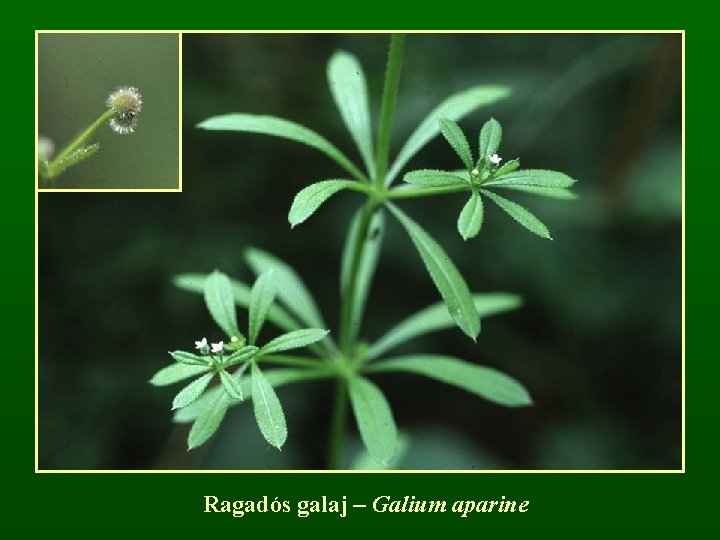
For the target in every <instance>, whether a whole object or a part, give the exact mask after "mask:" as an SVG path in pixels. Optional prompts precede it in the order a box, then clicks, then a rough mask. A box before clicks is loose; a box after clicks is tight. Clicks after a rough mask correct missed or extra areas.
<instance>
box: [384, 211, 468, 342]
mask: <svg viewBox="0 0 720 540" xmlns="http://www.w3.org/2000/svg"><path fill="white" fill-rule="evenodd" d="M388 208H389V209H390V211H391V212H392V213H393V215H394V216H395V217H396V218H397V219H398V221H400V223H401V224H402V225H403V227H405V230H406V231H407V233H408V235H410V239H411V240H412V241H413V244H415V248H416V249H417V250H418V253H419V254H420V257H421V258H422V260H423V262H424V263H425V267H426V268H427V270H428V272H429V273H430V277H431V278H432V280H433V282H434V283H435V286H436V287H437V289H438V291H440V295H441V296H442V297H443V300H445V304H446V305H447V308H448V311H449V312H450V316H451V317H452V319H453V320H454V321H455V322H456V323H457V325H458V326H459V327H460V329H462V331H463V332H465V334H467V335H468V336H470V338H472V339H473V340H475V339H477V335H478V334H479V333H480V318H479V317H478V314H477V311H476V310H475V304H474V303H473V299H472V296H471V295H470V290H469V289H468V286H467V284H466V283H465V280H464V279H463V277H462V276H461V275H460V272H459V271H458V269H457V267H456V266H455V264H454V263H453V262H452V261H451V260H450V257H448V256H447V254H446V253H445V251H444V250H443V249H442V248H441V247H440V245H439V244H438V243H437V242H435V240H433V239H432V238H431V237H430V235H428V234H427V233H426V232H425V231H424V230H423V229H422V228H421V227H420V225H418V224H417V223H415V222H414V221H413V220H412V219H411V218H410V217H409V216H408V215H406V214H405V213H404V212H402V211H401V210H400V209H399V208H397V207H396V206H395V205H393V204H388Z"/></svg>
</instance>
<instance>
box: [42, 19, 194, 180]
mask: <svg viewBox="0 0 720 540" xmlns="http://www.w3.org/2000/svg"><path fill="white" fill-rule="evenodd" d="M35 105H36V107H35V128H36V131H35V134H36V137H35V140H36V152H35V155H36V172H35V179H36V182H37V184H36V186H37V187H38V189H39V190H40V191H93V192H96V191H172V192H178V191H182V136H181V125H182V36H181V34H180V32H177V31H173V32H168V31H64V30H63V31H53V30H38V31H36V33H35Z"/></svg>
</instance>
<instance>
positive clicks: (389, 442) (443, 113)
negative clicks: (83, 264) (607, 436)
mask: <svg viewBox="0 0 720 540" xmlns="http://www.w3.org/2000/svg"><path fill="white" fill-rule="evenodd" d="M404 43H405V37H404V36H402V35H393V36H392V38H391V41H390V50H389V56H388V64H387V70H386V74H385V83H384V89H383V95H382V105H381V111H380V124H379V130H378V137H377V144H376V145H375V146H373V140H372V139H373V138H372V128H371V121H370V114H369V107H368V97H367V91H366V86H365V78H364V75H363V71H362V68H361V66H360V64H359V62H358V61H357V60H356V59H355V58H354V57H353V56H352V55H350V54H348V53H345V52H338V53H336V54H335V55H333V57H332V58H331V59H330V61H329V64H328V80H329V83H330V89H331V92H332V95H333V98H334V100H335V102H336V104H337V106H338V109H339V111H340V114H341V116H342V118H343V120H344V122H345V124H346V126H347V128H348V130H349V132H350V134H351V136H352V138H353V139H354V141H355V143H356V145H357V147H358V149H359V151H360V155H361V156H362V159H363V162H364V165H365V168H366V171H365V172H363V171H362V170H360V168H358V167H357V166H356V165H354V164H353V163H352V162H351V161H350V160H349V159H348V158H347V157H346V156H345V155H343V154H342V153H341V152H340V151H339V150H338V149H337V148H336V147H335V146H333V145H332V144H331V143H330V142H329V141H327V140H326V139H325V138H323V137H322V136H320V135H318V134H317V133H315V132H313V131H311V130H309V129H308V128H305V127H303V126H300V125H298V124H295V123H293V122H290V121H288V120H283V119H281V118H276V117H272V116H255V115H250V114H227V115H223V116H216V117H212V118H209V119H207V120H205V121H203V122H202V123H201V124H199V127H200V128H202V129H206V130H226V131H242V132H254V133H263V134H267V135H274V136H278V137H284V138H286V139H290V140H294V141H297V142H301V143H304V144H306V145H309V146H311V147H314V148H316V149H318V150H320V151H321V152H323V153H325V154H326V155H327V156H329V157H330V158H331V159H333V160H334V161H335V162H337V163H338V164H339V165H340V166H341V167H342V168H343V169H344V170H345V171H346V172H347V173H348V174H349V175H350V177H349V178H336V179H330V180H324V181H321V182H317V183H314V184H312V185H310V186H308V187H306V188H305V189H303V190H301V191H300V192H299V193H298V194H297V196H296V197H295V199H294V201H293V203H292V206H291V208H290V212H289V215H288V219H289V221H290V225H291V226H292V227H295V226H296V225H298V224H300V223H302V222H304V221H305V220H306V219H308V218H309V217H310V216H311V215H312V214H313V213H314V212H315V211H316V210H317V209H318V208H319V207H320V206H321V205H322V204H323V203H324V202H325V201H326V200H327V199H328V198H330V197H331V196H333V195H334V194H335V193H337V192H339V191H342V190H353V191H357V192H360V193H362V194H363V195H364V196H365V202H364V204H363V206H362V207H361V208H360V209H359V210H358V211H357V213H356V214H355V215H354V217H353V218H352V220H351V223H350V226H349V229H348V234H347V240H346V243H345V248H344V251H343V254H342V266H341V277H340V289H341V310H340V317H339V319H340V329H339V336H338V340H337V341H336V340H335V339H333V337H332V336H331V335H329V334H328V332H327V330H326V328H327V326H328V325H327V324H326V323H325V320H324V319H323V317H322V315H321V314H320V310H319V309H318V308H317V306H316V304H315V302H314V300H313V298H312V296H311V295H310V293H309V292H308V289H307V287H306V286H305V284H304V283H303V281H302V280H301V279H300V277H299V276H298V275H297V273H296V272H295V271H294V270H293V269H292V268H291V267H290V266H288V265H287V264H286V263H284V262H282V261H280V260H278V259H277V258H275V257H274V256H272V255H270V254H268V253H265V252H263V251H260V250H258V249H249V250H247V251H246V253H245V259H246V261H247V263H248V265H249V266H250V268H251V269H252V270H253V272H254V273H255V274H256V276H258V277H257V280H256V281H255V283H254V285H253V286H252V287H249V286H248V285H246V284H244V283H242V282H240V281H236V280H231V279H230V278H228V277H227V276H225V275H224V274H222V273H220V272H217V271H216V272H214V273H212V274H210V275H209V276H206V275H202V274H184V275H180V276H177V277H176V278H175V284H176V285H177V286H178V287H180V288H181V289H184V290H188V291H193V292H196V293H201V294H204V296H205V301H206V304H207V307H208V309H209V311H210V314H211V315H212V317H213V318H214V320H215V321H216V323H217V324H218V326H219V327H220V328H221V330H222V331H223V332H224V334H225V335H226V336H228V337H229V338H230V342H229V344H228V345H225V344H224V343H223V342H220V343H218V344H213V350H212V352H210V351H209V350H208V348H207V342H206V340H205V339H204V338H203V340H201V341H199V342H196V346H197V348H198V349H199V350H200V356H196V355H195V354H191V353H187V352H182V351H178V352H174V353H171V356H172V357H173V359H174V360H175V363H173V364H171V365H169V366H168V367H166V368H163V369H162V370H161V371H159V372H158V373H157V374H156V375H155V376H154V377H153V378H152V380H151V382H152V383H153V384H155V385H166V384H171V383H175V382H178V381H180V380H183V379H187V378H190V377H193V376H198V375H200V378H198V379H196V380H195V381H193V382H192V383H190V385H189V386H187V387H186V388H185V389H183V390H182V391H181V392H180V394H178V396H177V397H176V398H175V402H174V405H173V406H174V408H178V410H177V411H176V412H175V420H176V421H178V422H193V426H192V428H191V430H190V434H189V438H188V446H189V448H195V447H197V446H199V445H201V444H203V443H204V442H205V441H207V440H208V438H209V437H210V436H212V434H213V433H214V432H215V431H216V430H217V428H218V427H219V425H220V424H221V422H222V420H223V418H224V415H225V413H226V411H227V409H228V408H229V407H231V406H234V405H237V404H239V403H241V402H242V400H243V398H244V397H248V398H249V397H251V398H252V400H253V403H254V410H255V417H256V419H257V423H258V426H259V427H260V431H261V432H262V434H263V436H264V437H265V439H266V440H267V441H268V442H269V443H270V444H271V445H273V446H276V447H278V448H280V447H281V446H282V444H283V443H284V442H285V438H286V435H287V428H286V424H285V418H284V415H283V411H282V407H281V405H280V402H279V400H278V398H277V396H276V394H275V389H277V388H278V387H280V386H282V385H285V384H289V383H294V382H299V381H304V380H311V379H319V378H332V379H335V381H336V393H335V398H334V399H335V402H334V409H333V410H334V416H333V420H332V425H331V428H330V445H329V451H328V467H329V468H333V469H336V468H339V467H340V466H341V464H342V455H341V453H342V450H341V449H342V443H343V439H344V433H345V428H346V424H347V421H346V420H347V418H346V412H347V403H348V401H349V402H350V405H351V407H352V411H353V413H354V416H355V419H356V422H357V426H358V429H359V432H360V436H361V438H362V440H363V442H364V444H365V447H366V449H367V451H368V453H369V456H370V458H371V459H372V460H373V461H372V462H373V463H376V464H377V467H382V466H389V465H390V464H391V463H393V460H394V458H396V456H397V454H398V452H399V451H401V450H402V448H403V447H404V446H405V443H404V442H402V441H403V439H402V438H400V439H399V438H398V432H397V428H396V425H395V421H394V419H393V414H392V411H391V408H390V405H389V404H388V402H387V400H386V398H385V396H384V395H383V393H382V392H381V390H380V389H379V388H378V387H377V386H376V385H375V384H374V383H373V382H372V381H371V380H370V379H369V378H368V376H370V375H376V374H382V373H386V372H407V373H413V374H416V375H423V376H426V377H429V378H432V379H436V380H438V381H441V382H444V383H447V384H451V385H455V386H457V387H459V388H462V389H464V390H467V391H469V392H472V393H474V394H477V395H479V396H481V397H484V398H486V399H488V400H490V401H493V402H495V403H498V404H501V405H505V406H509V407H519V406H526V405H529V404H531V398H530V396H529V394H528V392H527V391H526V389H525V388H524V387H523V386H522V385H521V384H520V383H519V382H518V381H516V380H515V379H513V378H512V377H510V376H508V375H505V374H503V373H501V372H499V371H497V370H495V369H492V368H489V367H484V366H480V365H477V364H474V363H470V362H467V361H464V360H461V359H457V358H452V357H448V356H442V355H436V354H415V355H409V356H400V357H394V358H393V357H391V358H388V357H386V353H388V351H390V350H392V349H393V348H394V347H396V346H397V345H399V344H401V343H404V342H406V341H409V340H411V339H413V338H416V337H418V336H420V335H422V334H426V333H428V332H434V331H438V330H442V329H446V328H450V327H452V326H455V325H456V326H458V327H459V328H460V329H461V330H462V331H463V332H464V333H465V334H466V335H468V336H469V337H470V338H471V339H473V340H476V339H477V336H478V334H479V332H480V320H481V318H483V317H486V316H490V315H493V314H496V313H501V312H504V311H507V310H510V309H514V308H516V307H518V306H519V304H520V300H519V298H518V297H517V296H514V295H510V294H504V293H485V294H472V293H471V292H470V290H469V288H468V286H467V284H466V282H465V280H464V279H463V277H462V275H461V274H460V272H459V271H458V269H457V268H456V266H455V264H454V263H453V262H452V261H451V260H450V258H449V257H448V256H447V254H446V253H445V251H444V250H443V249H442V247H441V246H440V245H439V244H438V243H437V242H436V241H435V240H434V239H433V238H432V237H431V236H430V235H429V234H428V233H427V232H425V230H424V229H423V228H422V227H421V226H420V225H419V224H418V223H416V222H415V220H413V219H412V218H411V217H410V216H408V215H407V214H406V213H405V212H404V211H403V210H401V209H400V208H399V207H398V206H397V205H396V202H397V201H399V200H402V199H406V198H414V197H427V196H433V195H444V194H448V193H461V192H467V193H469V195H470V197H469V200H468V201H467V203H466V204H465V206H464V208H463V209H462V211H461V212H460V216H459V218H458V223H457V227H458V230H459V232H460V234H461V236H462V237H463V238H464V239H465V240H468V239H470V238H472V237H474V236H475V235H477V234H478V232H479V230H480V228H481V225H482V222H483V215H484V209H483V202H482V198H481V196H483V197H487V198H489V199H490V200H492V201H493V202H495V203H496V204H497V205H498V206H500V208H501V209H503V210H504V211H505V212H507V213H508V214H509V215H510V216H511V217H513V218H514V219H515V220H516V221H518V222H519V223H520V224H521V225H523V226H524V227H526V228H527V229H529V230H530V231H532V232H534V233H535V234H538V235H539V236H541V237H543V238H550V234H549V232H548V229H547V228H546V227H545V226H544V225H543V224H542V223H541V222H540V221H539V220H538V219H537V218H536V217H535V216H533V215H532V214H531V213H530V212H529V211H528V210H526V209H524V208H523V207H521V206H519V205H517V204H516V203H513V202H511V201H509V200H507V199H505V198H504V197H501V196H500V195H498V194H496V193H495V192H494V191H493V190H494V189H500V188H502V189H510V190H513V189H514V190H521V191H529V192H533V193H536V194H538V195H544V196H550V197H560V198H571V197H572V196H573V195H572V194H571V193H570V192H569V191H568V190H567V188H568V187H570V186H571V185H572V184H573V183H574V181H573V180H572V179H571V178H569V177H568V176H566V175H564V174H562V173H558V172H552V171H544V170H520V169H519V161H518V160H511V161H508V162H507V163H505V164H504V165H501V164H500V163H501V158H500V157H499V156H498V154H497V152H498V149H499V145H500V140H501V134H502V130H501V127H500V124H499V123H498V122H497V121H495V120H492V119H491V120H489V121H488V122H487V123H485V125H484V126H483V128H482V130H481V132H480V136H479V149H478V156H477V159H474V158H473V155H472V151H471V149H470V144H469V143H468V141H467V138H466V137H465V135H464V134H463V132H462V130H461V129H460V127H459V126H458V125H457V124H456V123H455V122H456V121H457V120H459V119H461V118H462V117H464V116H465V115H467V114H468V113H470V112H472V111H473V110H476V109H477V108H479V107H481V106H484V105H489V104H491V103H494V102H496V101H498V100H501V99H503V98H505V97H507V96H508V95H509V93H510V92H509V90H508V89H507V88H505V87H500V86H476V87H473V88H470V89H468V90H466V91H464V92H460V93H458V94H455V95H453V96H451V97H449V98H448V99H446V100H445V101H443V102H442V103H441V104H440V105H439V106H437V107H436V108H435V109H434V110H433V111H432V112H431V113H430V114H429V115H428V116H427V117H426V118H425V120H424V121H423V122H422V123H421V124H420V125H419V126H418V128H417V129H416V130H415V131H414V133H413V134H412V135H411V136H410V138H409V139H408V140H407V142H406V143H405V145H404V146H403V147H402V149H401V150H400V152H399V154H398V156H397V157H396V159H395V161H394V162H393V163H392V165H391V166H389V147H390V134H391V131H392V124H393V116H394V112H395V104H396V98H397V93H398V84H399V78H400V70H401V64H402V57H403V49H404ZM439 133H442V134H443V136H444V137H445V139H446V140H447V141H448V143H449V144H450V146H451V147H452V148H453V149H454V150H455V152H456V153H457V154H458V156H459V157H460V159H461V160H462V163H463V165H464V167H465V169H464V170H462V171H439V170H419V171H411V172H408V173H407V174H405V175H404V177H403V179H404V181H405V183H406V184H405V185H404V186H402V187H392V183H393V181H394V180H395V179H396V178H397V176H398V174H399V173H400V171H401V170H402V168H403V167H404V166H405V164H406V163H407V161H408V160H409V159H410V158H411V157H412V156H413V155H414V154H415V153H416V152H418V151H419V150H420V149H421V148H422V147H423V146H424V145H425V144H426V143H427V142H428V141H429V140H431V139H432V138H433V137H435V136H436V135H437V134H439ZM386 210H387V211H388V212H389V214H390V215H391V216H393V217H394V218H395V219H396V220H397V221H398V222H399V223H400V224H401V226H402V227H403V228H404V229H405V231H406V232H407V234H408V236H409V237H410V240H411V241H412V243H413V244H414V245H415V247H416V249H417V251H418V253H419V255H420V257H421V259H422V261H423V263H424V265H425V267H426V269H427V271H428V273H429V274H430V277H431V279H432V280H433V282H434V283H435V286H436V287H437V289H438V291H439V292H440V295H441V297H442V300H443V302H441V303H438V304H435V305H432V306H429V307H428V308H426V309H424V310H422V311H420V312H418V313H416V314H414V315H412V316H410V317H408V318H407V319H405V320H404V321H402V322H400V323H399V324H397V325H396V326H395V327H393V328H391V329H390V330H389V331H388V332H387V333H386V334H385V335H384V336H383V337H381V338H380V339H378V340H376V341H375V342H373V343H366V342H364V341H362V340H360V339H359V338H358V335H359V330H360V328H361V324H362V319H363V311H364V307H365V303H366V300H367V298H368V292H369V290H370V285H371V282H372V279H373V276H374V273H375V269H376V266H377V262H378V256H379V253H380V250H381V246H382V240H383V231H384V228H385V211H386ZM235 305H239V306H241V307H243V308H247V309H248V310H249V328H248V338H247V344H246V338H245V336H244V335H243V334H242V333H241V332H240V331H239V330H238V328H237V323H236V316H235ZM265 319H267V320H268V321H269V322H271V323H272V324H274V325H275V326H277V327H278V328H279V329H280V330H282V331H284V332H285V333H284V334H282V335H281V336H280V337H277V338H275V339H273V340H272V341H270V342H269V343H267V344H265V345H264V346H262V347H259V348H258V347H257V346H256V340H257V336H258V332H259V329H260V327H261V326H262V324H263V322H264V320H265ZM300 347H307V348H308V350H309V351H310V353H311V355H308V356H299V355H295V354H285V353H286V351H288V350H291V349H296V348H300ZM238 364H241V365H240V366H239V367H236V368H235V371H234V372H231V371H229V370H228V368H229V367H235V366H237V365H238ZM273 364H275V365H277V366H280V367H275V368H274V369H267V366H270V365H273ZM260 365H263V368H262V370H261V368H260ZM248 369H249V370H250V371H249V374H248ZM216 373H217V374H218V375H219V377H220V380H221V383H220V384H219V385H217V386H216V387H214V388H210V389H207V388H208V385H209V382H210V379H212V377H213V376H214V374H216ZM399 441H400V442H399Z"/></svg>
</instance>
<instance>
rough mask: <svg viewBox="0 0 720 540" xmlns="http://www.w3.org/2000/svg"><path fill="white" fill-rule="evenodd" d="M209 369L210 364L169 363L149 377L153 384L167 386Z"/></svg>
mask: <svg viewBox="0 0 720 540" xmlns="http://www.w3.org/2000/svg"><path fill="white" fill-rule="evenodd" d="M209 369H210V366H208V365H204V366H191V365H188V364H181V363H177V364H170V365H169V366H166V367H164V368H162V369H161V370H160V371H158V372H157V373H155V375H153V377H152V379H150V384H152V385H154V386H167V385H169V384H174V383H176V382H179V381H182V380H184V379H189V378H190V377H195V376H196V375H200V374H201V373H204V372H206V371H208V370H209Z"/></svg>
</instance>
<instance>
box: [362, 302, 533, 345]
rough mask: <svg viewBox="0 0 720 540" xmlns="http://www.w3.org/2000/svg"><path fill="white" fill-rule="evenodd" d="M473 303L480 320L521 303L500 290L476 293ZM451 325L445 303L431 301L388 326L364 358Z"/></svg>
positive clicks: (453, 324) (452, 322)
mask: <svg viewBox="0 0 720 540" xmlns="http://www.w3.org/2000/svg"><path fill="white" fill-rule="evenodd" d="M473 302H474V303H475V309H477V312H478V314H479V315H480V318H481V319H483V318H485V317H490V316H492V315H498V314H500V313H505V312H506V311H511V310H513V309H517V308H518V307H520V306H521V305H522V299H521V298H520V297H519V296H517V295H514V294H508V293H502V292H495V293H482V294H475V295H473ZM453 326H455V322H454V321H453V320H452V319H451V318H450V314H449V313H448V310H447V307H446V306H445V304H444V303H443V302H438V303H437V304H432V305H431V306H428V307H426V308H424V309H421V310H420V311H418V312H417V313H415V314H413V315H410V317H408V318H407V319H404V320H402V321H401V322H399V323H398V324H397V325H395V326H394V327H393V328H391V329H390V330H389V331H388V332H387V333H386V334H385V335H384V336H382V337H381V338H380V339H378V340H377V341H376V342H375V343H374V344H373V345H372V347H370V350H369V351H368V354H367V358H368V359H373V358H377V357H378V356H380V355H381V354H383V353H385V352H386V351H389V350H390V349H393V348H395V347H397V346H398V345H401V344H403V343H405V342H407V341H410V340H412V339H415V338H416V337H418V336H422V335H424V334H428V333H430V332H437V331H438V330H446V329H448V328H452V327H453Z"/></svg>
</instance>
